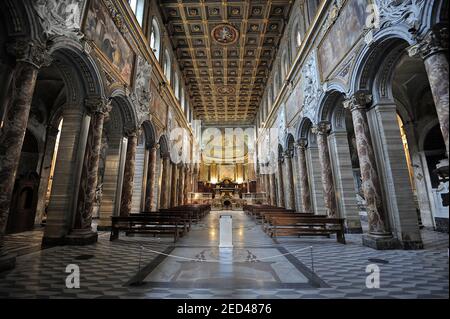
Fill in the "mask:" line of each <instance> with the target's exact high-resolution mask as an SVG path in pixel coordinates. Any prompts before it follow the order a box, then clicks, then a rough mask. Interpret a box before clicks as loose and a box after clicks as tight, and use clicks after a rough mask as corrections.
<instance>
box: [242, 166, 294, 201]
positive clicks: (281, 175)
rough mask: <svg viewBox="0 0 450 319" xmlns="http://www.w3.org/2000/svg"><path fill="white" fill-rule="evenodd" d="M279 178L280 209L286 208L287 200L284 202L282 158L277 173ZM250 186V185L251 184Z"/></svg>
mask: <svg viewBox="0 0 450 319" xmlns="http://www.w3.org/2000/svg"><path fill="white" fill-rule="evenodd" d="M277 177H278V184H277V187H278V201H277V205H278V206H279V207H285V206H286V204H285V200H284V185H283V184H284V182H283V180H284V179H283V160H282V159H281V158H279V159H278V171H277ZM249 185H250V183H249Z"/></svg>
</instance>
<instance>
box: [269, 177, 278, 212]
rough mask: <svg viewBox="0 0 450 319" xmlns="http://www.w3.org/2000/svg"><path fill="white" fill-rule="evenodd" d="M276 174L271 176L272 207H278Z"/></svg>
mask: <svg viewBox="0 0 450 319" xmlns="http://www.w3.org/2000/svg"><path fill="white" fill-rule="evenodd" d="M275 187H276V186H275V174H270V175H269V191H270V205H273V206H276V205H277V196H276V191H275Z"/></svg>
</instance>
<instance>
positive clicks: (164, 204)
mask: <svg viewBox="0 0 450 319" xmlns="http://www.w3.org/2000/svg"><path fill="white" fill-rule="evenodd" d="M169 179H170V157H169V155H164V156H163V158H162V175H161V194H160V195H161V196H160V203H161V204H160V207H161V208H169V200H170V192H169V191H168V190H169Z"/></svg>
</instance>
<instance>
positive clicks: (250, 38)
mask: <svg viewBox="0 0 450 319" xmlns="http://www.w3.org/2000/svg"><path fill="white" fill-rule="evenodd" d="M292 3H293V1H292V0H276V1H275V0H271V1H266V0H250V1H237V0H233V1H231V0H226V1H219V0H202V1H198V0H195V1H194V0H159V1H158V5H159V7H160V8H161V13H162V17H163V20H164V23H165V24H166V25H167V31H168V33H169V38H170V41H171V44H172V47H173V49H174V52H175V54H176V58H177V60H178V63H179V66H180V70H181V72H182V73H183V80H184V81H185V83H186V87H187V90H188V91H189V96H190V97H191V104H190V105H191V106H192V107H193V111H194V112H193V113H194V116H195V117H196V119H199V120H202V122H203V123H205V124H208V125H215V124H228V125H243V124H244V125H251V124H253V123H254V120H255V116H256V113H257V111H258V107H259V106H260V104H261V99H262V96H263V93H264V89H265V87H266V85H267V77H268V75H269V74H270V71H271V69H272V67H273V62H274V59H275V57H276V55H277V50H278V47H279V44H280V39H281V37H282V35H283V32H284V28H285V23H286V21H288V19H289V15H290V13H291V9H292Z"/></svg>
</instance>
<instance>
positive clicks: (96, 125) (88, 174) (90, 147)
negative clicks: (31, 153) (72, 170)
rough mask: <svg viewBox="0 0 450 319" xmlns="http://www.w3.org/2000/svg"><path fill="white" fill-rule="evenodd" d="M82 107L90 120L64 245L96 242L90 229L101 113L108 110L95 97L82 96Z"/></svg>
mask: <svg viewBox="0 0 450 319" xmlns="http://www.w3.org/2000/svg"><path fill="white" fill-rule="evenodd" d="M85 106H86V109H87V111H88V113H89V115H90V117H91V120H90V124H89V134H88V138H87V142H86V148H85V152H84V161H83V170H82V173H81V181H80V190H79V192H78V207H77V210H76V213H75V220H74V225H73V229H72V231H71V232H70V234H69V235H68V236H67V238H66V243H68V244H92V243H95V242H97V232H94V231H92V227H91V223H92V213H93V209H94V200H95V191H96V189H97V180H98V165H99V161H100V148H101V145H102V133H103V124H104V121H105V116H106V115H107V114H108V113H109V112H110V111H111V104H110V103H109V101H107V100H106V99H104V98H102V97H99V96H95V97H90V98H88V99H86V101H85Z"/></svg>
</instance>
